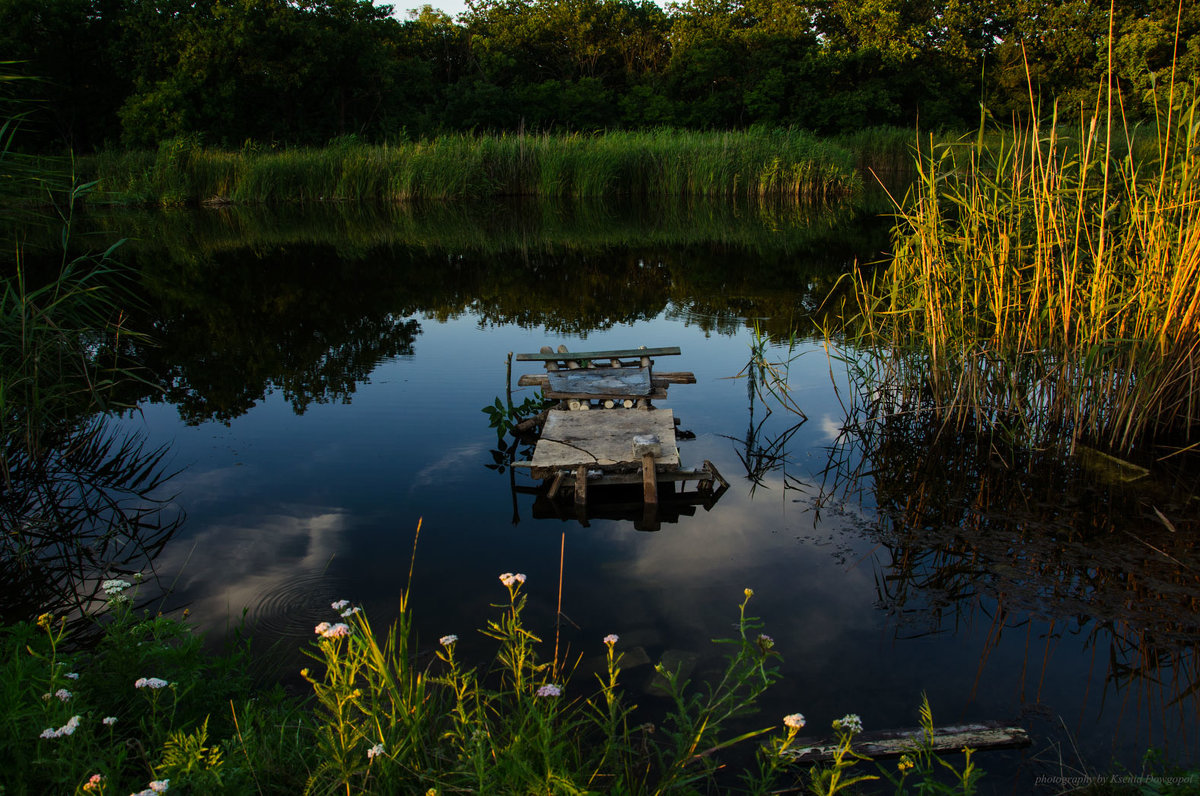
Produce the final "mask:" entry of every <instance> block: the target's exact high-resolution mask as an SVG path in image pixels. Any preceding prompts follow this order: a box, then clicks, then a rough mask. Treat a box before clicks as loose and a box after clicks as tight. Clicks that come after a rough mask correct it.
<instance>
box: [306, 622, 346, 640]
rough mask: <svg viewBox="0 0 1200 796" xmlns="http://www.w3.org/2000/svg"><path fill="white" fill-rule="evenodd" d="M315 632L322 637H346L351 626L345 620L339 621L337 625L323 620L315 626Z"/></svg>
mask: <svg viewBox="0 0 1200 796" xmlns="http://www.w3.org/2000/svg"><path fill="white" fill-rule="evenodd" d="M313 632H315V633H316V634H317V635H318V636H320V637H321V638H344V637H345V636H348V635H350V626H349V625H347V624H346V623H344V622H338V623H337V624H336V625H331V624H329V623H328V622H322V623H321V624H319V625H317V626H316V627H315V628H313Z"/></svg>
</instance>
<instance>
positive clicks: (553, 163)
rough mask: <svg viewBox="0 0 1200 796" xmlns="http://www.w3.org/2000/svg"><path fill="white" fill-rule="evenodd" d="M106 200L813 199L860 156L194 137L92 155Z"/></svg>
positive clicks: (826, 192) (762, 140) (670, 137)
mask: <svg viewBox="0 0 1200 796" xmlns="http://www.w3.org/2000/svg"><path fill="white" fill-rule="evenodd" d="M82 167H83V168H85V169H87V173H88V174H89V175H90V176H91V177H93V178H94V179H95V180H97V181H98V182H99V185H100V188H101V191H100V193H99V194H98V195H97V197H96V199H97V200H104V201H116V202H126V203H130V202H149V203H154V204H160V205H175V204H183V203H190V204H196V203H200V202H218V203H226V202H231V201H232V202H238V203H260V202H274V203H280V202H321V201H373V200H379V201H414V200H423V199H439V200H440V199H464V198H482V197H498V196H540V197H547V198H552V197H558V198H564V197H601V196H614V195H616V196H629V195H634V196H720V197H726V198H731V199H732V198H765V197H772V198H792V199H801V200H805V201H823V200H836V199H844V198H846V197H850V196H854V195H856V194H857V193H858V192H859V190H860V188H861V179H860V178H859V177H858V175H857V173H856V172H855V169H854V158H853V156H852V155H851V153H850V152H849V151H848V150H846V149H844V148H842V147H839V146H837V145H836V144H833V143H830V142H824V141H820V140H818V139H817V138H815V137H814V136H812V135H811V134H809V133H806V132H804V131H801V130H768V129H765V128H756V129H753V130H748V131H743V132H737V133H734V132H728V133H717V132H689V131H685V130H668V129H656V130H646V131H641V132H629V131H625V132H622V131H610V132H606V133H597V134H593V135H582V134H559V135H552V134H540V135H524V134H517V135H512V134H499V135H479V136H468V135H442V136H437V137H435V138H431V139H427V140H423V141H413V142H400V143H393V144H384V145H374V146H368V145H365V144H361V143H355V144H353V145H346V144H344V143H342V144H336V145H331V146H328V147H325V148H321V149H288V150H267V151H260V150H257V149H254V148H247V149H243V150H241V151H239V152H231V151H228V150H220V149H211V148H205V147H201V146H200V145H199V144H198V143H197V142H196V141H195V139H192V138H183V139H171V140H169V141H166V142H164V143H162V144H160V145H159V149H158V152H157V154H156V155H155V156H154V159H153V161H152V162H150V161H149V160H148V158H147V156H146V155H145V153H142V152H137V151H133V152H129V153H124V154H113V153H107V154H104V155H102V156H97V157H96V158H95V159H87V160H85V161H83V164H82Z"/></svg>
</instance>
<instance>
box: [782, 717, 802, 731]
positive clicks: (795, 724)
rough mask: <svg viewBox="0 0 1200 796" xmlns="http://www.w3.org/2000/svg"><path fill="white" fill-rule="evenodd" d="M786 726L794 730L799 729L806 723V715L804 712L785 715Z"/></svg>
mask: <svg viewBox="0 0 1200 796" xmlns="http://www.w3.org/2000/svg"><path fill="white" fill-rule="evenodd" d="M783 723H784V726H786V727H788V728H789V729H792V730H798V729H800V728H801V727H803V726H804V725H805V721H804V715H803V714H802V713H789V714H788V715H786V716H784V717H783Z"/></svg>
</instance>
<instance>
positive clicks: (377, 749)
mask: <svg viewBox="0 0 1200 796" xmlns="http://www.w3.org/2000/svg"><path fill="white" fill-rule="evenodd" d="M381 754H383V744H381V743H377V744H375V745H374V746H372V747H371V748H370V749H368V750H367V759H368V760H372V759H374V758H376V757H379V756H380V755H381Z"/></svg>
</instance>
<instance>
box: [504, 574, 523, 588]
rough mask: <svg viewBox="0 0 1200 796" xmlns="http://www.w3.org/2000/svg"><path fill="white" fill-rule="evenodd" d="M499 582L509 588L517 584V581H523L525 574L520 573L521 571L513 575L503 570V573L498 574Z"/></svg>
mask: <svg viewBox="0 0 1200 796" xmlns="http://www.w3.org/2000/svg"><path fill="white" fill-rule="evenodd" d="M500 582H501V583H503V584H504V585H505V586H507V587H508V588H510V589H511V588H512V587H513V586H515V585H517V584H518V583H524V582H525V575H524V573H521V572H518V573H516V574H515V575H514V574H513V573H511V572H505V573H504V574H503V575H501V576H500Z"/></svg>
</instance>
